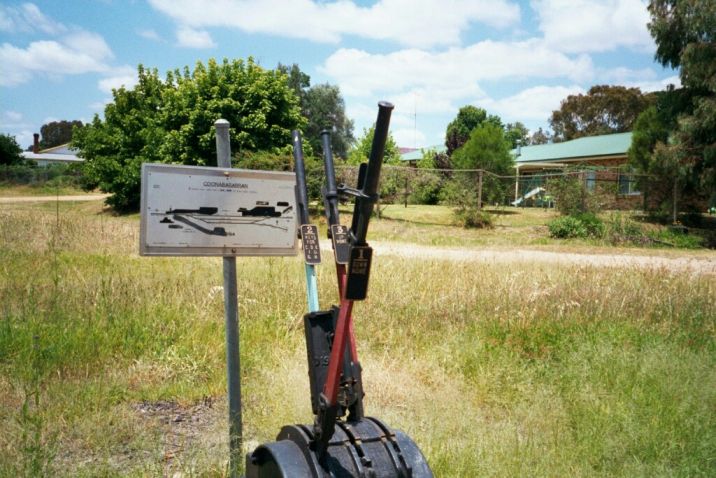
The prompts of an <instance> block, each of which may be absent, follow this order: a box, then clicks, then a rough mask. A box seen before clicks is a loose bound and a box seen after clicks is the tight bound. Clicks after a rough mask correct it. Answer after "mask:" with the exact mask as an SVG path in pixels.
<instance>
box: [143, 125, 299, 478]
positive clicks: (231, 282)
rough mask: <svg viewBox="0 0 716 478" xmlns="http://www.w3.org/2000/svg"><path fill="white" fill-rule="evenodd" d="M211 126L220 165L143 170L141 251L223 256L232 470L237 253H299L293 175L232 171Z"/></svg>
mask: <svg viewBox="0 0 716 478" xmlns="http://www.w3.org/2000/svg"><path fill="white" fill-rule="evenodd" d="M214 125H215V127H216V155H217V166H218V167H216V168H213V167H196V166H178V165H168V164H148V163H147V164H143V165H142V198H141V222H140V233H139V235H140V245H139V253H140V255H144V256H221V257H223V275H224V315H225V321H226V373H227V388H228V398H229V453H230V455H229V473H230V476H231V477H232V478H235V477H237V476H238V470H239V464H240V463H241V449H242V438H243V437H242V425H241V374H240V362H239V307H238V288H237V284H236V256H290V255H296V253H297V247H296V246H297V233H296V232H297V231H296V227H297V226H296V222H297V220H296V217H297V209H298V208H297V206H296V196H295V184H296V175H295V173H286V172H274V171H250V170H242V169H232V168H231V146H230V142H229V122H228V121H226V120H224V119H220V120H218V121H216V123H214Z"/></svg>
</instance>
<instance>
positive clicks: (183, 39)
mask: <svg viewBox="0 0 716 478" xmlns="http://www.w3.org/2000/svg"><path fill="white" fill-rule="evenodd" d="M177 42H178V44H179V46H182V47H186V48H215V47H216V43H214V40H212V39H211V35H209V32H207V31H204V30H194V29H193V28H189V27H181V28H179V29H178V30H177Z"/></svg>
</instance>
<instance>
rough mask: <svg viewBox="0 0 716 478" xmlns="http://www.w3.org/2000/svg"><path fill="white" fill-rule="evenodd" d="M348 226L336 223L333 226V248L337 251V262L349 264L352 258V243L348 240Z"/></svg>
mask: <svg viewBox="0 0 716 478" xmlns="http://www.w3.org/2000/svg"><path fill="white" fill-rule="evenodd" d="M348 238H349V232H348V228H347V227H346V226H344V225H342V224H334V225H332V226H331V239H332V240H333V250H334V251H336V254H335V255H336V262H337V263H338V264H348V261H349V260H350V258H351V245H350V243H349V242H348Z"/></svg>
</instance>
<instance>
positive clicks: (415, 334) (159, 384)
mask: <svg viewBox="0 0 716 478" xmlns="http://www.w3.org/2000/svg"><path fill="white" fill-rule="evenodd" d="M55 207H58V205H52V207H49V206H45V205H33V206H29V205H17V206H13V207H8V208H5V209H3V210H1V211H0V314H1V318H2V320H1V321H0V427H2V430H3V433H0V476H43V475H44V476H167V475H169V476H171V475H172V474H173V473H175V472H182V473H186V474H191V475H195V476H225V473H226V456H227V450H226V440H225V437H226V433H227V431H226V418H225V417H226V411H225V410H226V408H225V407H226V403H225V400H224V398H223V397H224V394H225V391H224V390H225V386H226V377H225V357H224V331H223V300H222V294H221V292H220V291H217V289H216V287H217V286H220V285H221V281H222V279H221V277H222V276H221V261H220V259H216V258H142V257H139V256H138V255H137V249H138V246H137V240H138V237H137V236H138V221H137V216H136V215H135V216H123V217H115V216H112V215H110V214H107V213H106V212H102V208H101V206H100V205H99V203H88V204H86V203H83V204H62V203H60V204H59V208H60V209H59V214H57V212H56V210H55ZM391 209H392V207H391V208H388V209H387V210H386V216H389V217H391V219H383V220H380V221H375V222H374V223H372V224H371V232H370V235H371V237H379V238H389V237H390V236H389V234H390V233H389V231H390V228H392V227H405V228H406V229H405V231H406V235H404V236H403V240H409V239H410V238H411V237H418V238H419V237H423V236H424V235H426V234H428V235H430V234H432V235H433V237H434V238H436V239H437V238H439V237H440V230H441V228H442V231H443V235H445V234H448V235H452V234H453V233H455V230H454V229H452V228H451V226H447V225H445V224H441V223H440V221H441V220H443V219H441V218H445V217H446V214H445V213H444V211H441V210H440V209H424V210H418V211H417V214H416V216H415V217H411V216H409V215H407V216H406V215H403V216H402V217H398V215H399V214H401V212H398V211H392V210H391ZM534 214H535V216H534V217H533V216H532V215H529V214H528V215H526V216H523V217H516V216H509V217H507V215H506V216H505V218H504V221H506V222H507V221H513V222H512V226H511V227H514V228H517V229H522V228H524V229H525V230H529V228H531V227H535V226H534V223H536V222H538V216H537V214H538V213H537V212H535V213H534ZM539 214H541V213H539ZM399 219H402V222H401V221H400V220H399ZM539 220H541V219H539ZM413 222H422V223H428V224H419V225H414V224H413ZM373 226H375V228H373ZM421 228H425V229H421ZM414 229H418V232H416V231H415V230H414ZM374 231H376V234H375V235H373V232H374ZM480 232H481V231H469V234H471V235H470V236H466V237H468V239H465V241H466V242H468V243H471V242H470V241H473V240H474V241H475V243H479V241H481V240H486V239H482V238H481V237H480V236H479V234H480ZM482 232H483V233H485V231H482ZM486 233H487V234H488V235H490V234H497V232H495V231H487V232H486ZM472 234H475V236H472ZM413 235H414V236H413ZM406 237H407V238H406ZM494 240H495V241H497V239H494ZM486 241H489V240H486ZM502 241H503V242H502V244H503V245H504V244H506V242H507V241H508V239H502ZM326 252H327V254H326V256H328V251H326ZM237 265H238V278H239V305H240V325H241V347H242V348H241V367H242V387H243V390H242V391H243V401H244V424H245V437H246V441H247V446H251V445H256V444H257V443H260V442H263V441H267V440H272V439H273V438H274V436H275V434H276V433H277V432H278V430H279V429H280V427H281V426H282V425H284V424H289V423H310V422H311V411H310V404H309V397H308V379H307V375H306V365H305V349H304V344H303V340H304V339H303V330H302V314H303V313H304V312H305V308H306V307H305V295H304V284H303V266H302V263H301V262H300V259H299V258H242V259H239V260H238V261H237ZM331 269H332V268H331V267H330V266H329V264H327V263H326V264H324V265H323V266H321V267H320V269H319V289H320V297H321V302H322V305H323V306H328V305H329V304H330V303H332V302H335V301H336V292H335V284H334V282H335V276H334V273H333V272H332V270H331ZM371 280H372V282H371V285H370V289H369V297H368V299H367V300H366V301H365V302H362V303H360V304H357V305H356V308H355V312H354V316H355V320H356V333H357V335H358V343H359V353H360V356H361V361H362V365H363V369H364V381H365V389H366V393H367V396H366V410H367V412H368V414H370V415H372V416H377V417H380V418H382V419H383V420H385V421H386V422H387V423H388V424H390V425H391V426H393V427H395V428H399V429H402V430H404V431H406V432H407V433H408V434H409V435H410V436H411V437H412V438H413V439H414V440H415V441H416V442H417V443H418V444H419V445H420V447H421V449H422V450H423V452H424V453H425V454H426V456H427V458H428V460H429V462H430V464H431V466H432V468H433V470H434V471H435V473H436V476H440V477H465V476H483V475H484V476H504V477H513V476H530V477H532V476H535V477H541V476H544V477H552V476H585V477H586V476H590V477H591V476H605V477H606V476H610V477H611V476H623V477H631V476H704V477H706V476H714V474H716V412H715V410H716V373H714V370H716V340H715V339H716V281H715V280H714V277H713V276H710V275H688V274H676V273H671V272H669V271H666V270H623V271H620V273H615V271H614V270H613V269H599V268H594V267H583V266H558V265H553V266H550V265H545V264H509V265H504V264H480V263H458V262H447V261H439V260H431V259H425V260H421V261H411V260H407V259H401V258H397V257H392V256H378V257H377V258H376V261H375V263H374V265H373V271H372V275H371ZM297 390H298V392H297ZM207 400H208V403H212V406H211V407H209V411H208V412H206V413H204V414H203V415H201V420H199V421H197V422H196V423H193V422H192V423H193V424H191V425H189V424H186V425H181V426H186V427H189V428H188V429H191V430H192V433H184V432H181V433H179V432H178V431H177V427H179V426H180V424H176V423H173V422H172V421H171V420H169V423H167V422H166V420H163V419H162V417H160V416H148V415H147V414H146V413H144V412H141V411H140V409H141V406H142V404H143V403H145V402H147V403H163V402H172V403H175V406H176V407H178V408H179V409H181V410H193V408H192V407H196V406H197V404H201V403H204V402H206V401H207ZM181 430H184V429H181ZM181 430H180V431H181ZM175 442H176V443H175Z"/></svg>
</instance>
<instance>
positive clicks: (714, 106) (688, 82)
mask: <svg viewBox="0 0 716 478" xmlns="http://www.w3.org/2000/svg"><path fill="white" fill-rule="evenodd" d="M649 13H650V14H651V22H650V23H649V24H648V27H649V31H650V32H651V35H652V37H653V38H654V40H655V42H656V46H657V50H656V55H655V57H656V60H657V61H659V62H660V63H661V64H662V65H664V66H670V67H673V68H680V72H679V76H680V78H681V84H682V85H683V87H684V88H685V89H686V90H688V91H689V92H690V94H691V95H692V101H691V105H690V106H691V108H689V109H688V110H687V111H684V112H682V113H681V115H679V118H678V123H677V125H676V127H674V128H673V130H672V131H671V134H670V135H669V140H668V144H664V143H661V144H663V145H664V146H663V147H661V148H659V152H660V155H661V156H663V157H667V156H668V157H671V160H670V162H671V163H677V164H678V165H679V169H680V171H681V175H680V176H681V179H682V183H683V185H684V186H688V185H689V184H690V183H697V184H698V188H699V190H700V192H701V193H702V194H703V195H704V196H707V197H710V198H711V199H710V200H711V202H712V203H713V202H716V3H714V2H713V1H712V0H688V1H676V0H655V1H652V2H650V3H649ZM657 147H658V146H657ZM655 157H656V155H655Z"/></svg>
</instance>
